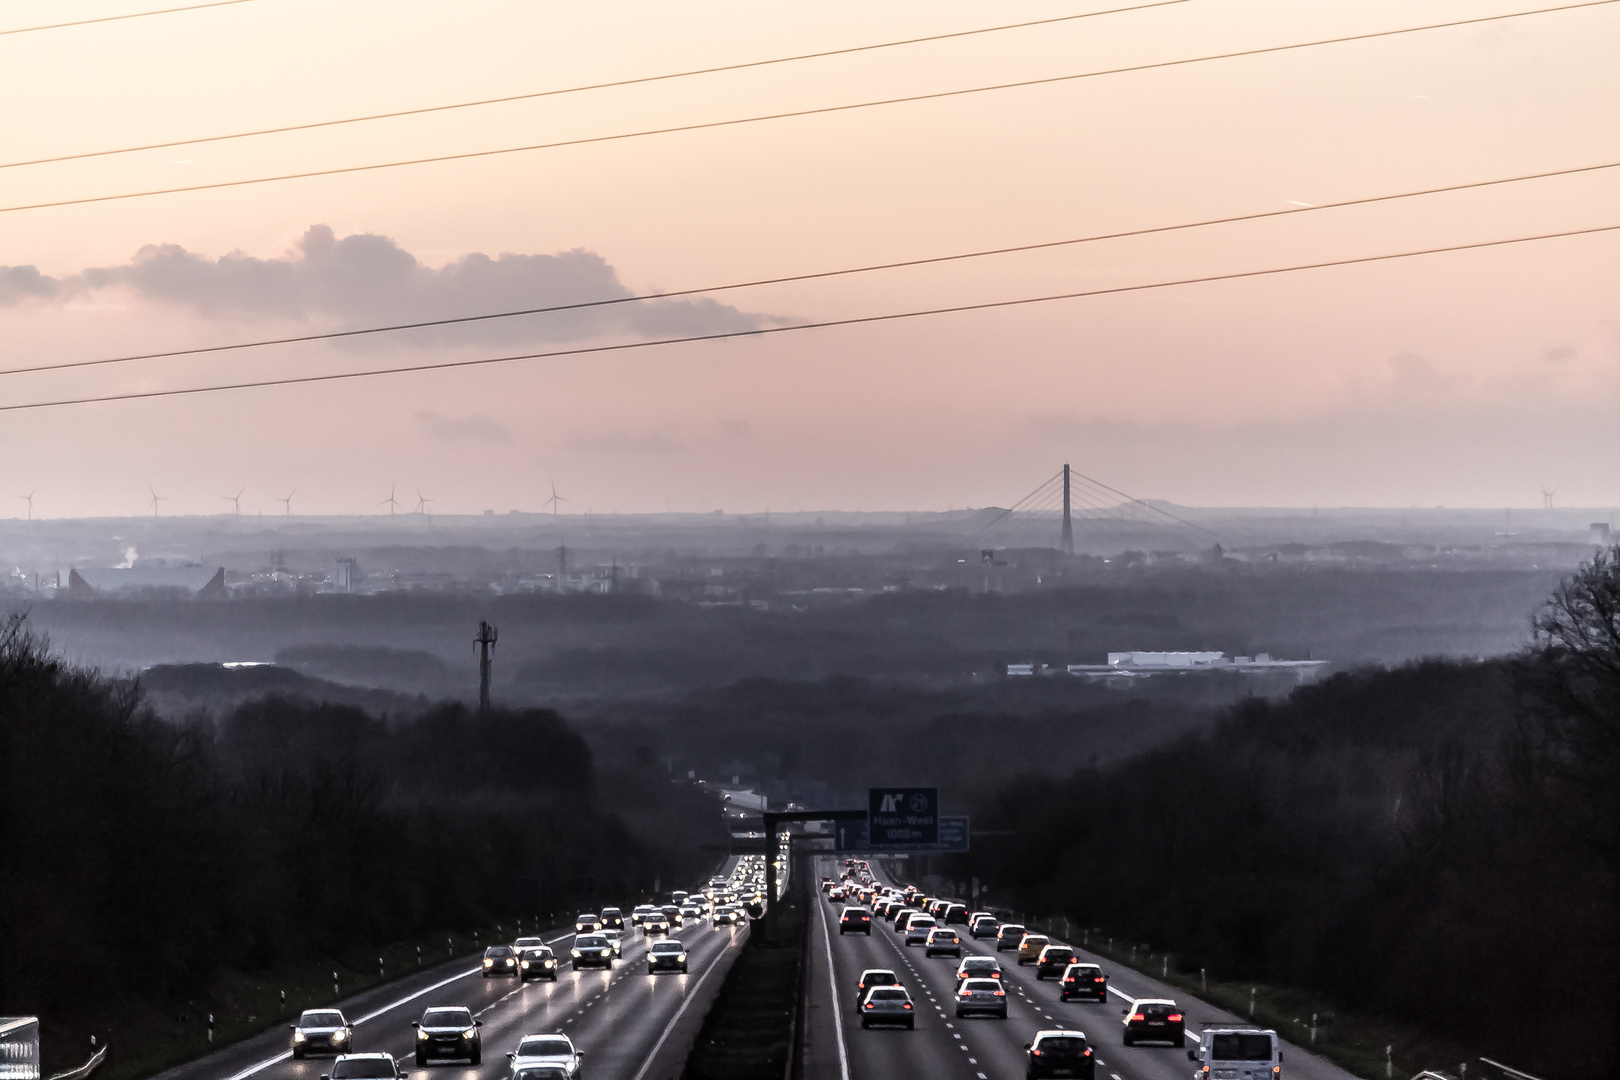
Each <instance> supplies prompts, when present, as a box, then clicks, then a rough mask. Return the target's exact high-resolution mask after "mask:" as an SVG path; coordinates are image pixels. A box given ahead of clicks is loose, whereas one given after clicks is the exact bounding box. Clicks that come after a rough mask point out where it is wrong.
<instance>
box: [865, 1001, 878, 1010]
mask: <svg viewBox="0 0 1620 1080" xmlns="http://www.w3.org/2000/svg"><path fill="white" fill-rule="evenodd" d="M866 1007H867V1008H868V1009H875V1008H877V1006H876V1005H874V1004H872V1003H871V1002H870V1001H868V1002H867V1003H866Z"/></svg>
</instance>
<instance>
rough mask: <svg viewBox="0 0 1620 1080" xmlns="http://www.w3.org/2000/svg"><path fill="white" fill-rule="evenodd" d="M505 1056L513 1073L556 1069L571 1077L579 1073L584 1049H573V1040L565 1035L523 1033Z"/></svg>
mask: <svg viewBox="0 0 1620 1080" xmlns="http://www.w3.org/2000/svg"><path fill="white" fill-rule="evenodd" d="M506 1056H507V1057H508V1058H509V1059H511V1062H512V1072H513V1074H514V1075H516V1074H519V1073H522V1072H525V1071H527V1070H529V1069H556V1070H557V1071H558V1072H559V1073H561V1074H562V1075H563V1076H565V1077H569V1078H573V1077H577V1076H578V1075H579V1068H580V1065H581V1063H582V1062H583V1061H584V1059H585V1051H583V1050H577V1049H575V1048H574V1041H573V1040H572V1039H570V1038H569V1037H568V1036H566V1035H561V1034H558V1035H525V1036H523V1040H522V1041H521V1042H519V1043H518V1048H517V1049H516V1050H515V1051H513V1052H511V1053H509V1054H507V1055H506ZM542 1075H543V1074H542Z"/></svg>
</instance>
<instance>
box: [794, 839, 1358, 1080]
mask: <svg viewBox="0 0 1620 1080" xmlns="http://www.w3.org/2000/svg"><path fill="white" fill-rule="evenodd" d="M842 869H843V867H842V860H838V865H837V869H836V870H835V869H834V862H833V860H831V859H823V860H821V861H820V865H819V867H818V869H817V871H816V874H817V876H818V877H819V876H821V875H830V876H836V875H837V872H838V871H841V870H842ZM873 870H874V872H875V874H876V876H877V877H878V878H879V879H880V880H881V879H882V878H883V877H884V875H883V874H882V873H881V872H880V871H879V870H878V867H877V865H876V864H875V863H874V864H873ZM888 883H890V884H894V883H893V882H888ZM812 894H813V895H814V896H815V897H816V898H817V899H816V901H815V903H816V910H813V911H812V912H811V919H812V922H811V927H810V932H811V941H810V958H811V962H810V984H809V1000H808V1002H807V1008H806V1018H805V1032H806V1036H807V1042H806V1045H805V1070H804V1074H805V1078H806V1080H894V1078H902V1077H928V1078H929V1080H1011V1078H1014V1077H1022V1076H1023V1075H1024V1074H1025V1069H1026V1066H1027V1064H1028V1061H1029V1056H1028V1054H1027V1053H1026V1052H1025V1050H1024V1047H1025V1044H1027V1043H1028V1042H1029V1041H1030V1037H1031V1036H1032V1035H1034V1034H1035V1032H1036V1031H1038V1030H1040V1029H1042V1028H1077V1029H1079V1030H1081V1031H1083V1032H1085V1033H1086V1036H1087V1039H1088V1041H1089V1042H1090V1043H1091V1044H1092V1045H1093V1046H1094V1047H1096V1052H1097V1056H1098V1065H1097V1080H1190V1078H1191V1077H1192V1075H1193V1071H1194V1066H1193V1064H1192V1063H1191V1062H1189V1061H1188V1060H1187V1053H1186V1051H1185V1050H1177V1049H1175V1048H1174V1047H1171V1046H1168V1045H1162V1046H1151V1045H1148V1046H1144V1045H1138V1046H1131V1047H1127V1046H1124V1045H1123V1044H1122V1042H1121V1038H1120V1031H1121V1022H1122V1020H1123V1017H1122V1015H1121V1009H1123V1008H1124V1007H1125V1006H1126V1005H1128V1004H1130V1003H1131V1002H1132V1001H1134V1000H1135V999H1136V998H1138V997H1150V998H1157V997H1164V998H1172V999H1175V1000H1176V1001H1177V1002H1178V1003H1179V1004H1180V1005H1181V1006H1182V1007H1183V1010H1184V1012H1185V1013H1186V1015H1187V1021H1188V1023H1187V1043H1188V1046H1189V1047H1191V1046H1193V1045H1195V1039H1196V1035H1197V1032H1198V1031H1199V1025H1200V1024H1201V1023H1203V1022H1204V1021H1216V1022H1221V1023H1240V1022H1241V1021H1240V1020H1239V1018H1238V1017H1235V1016H1233V1015H1232V1014H1230V1013H1226V1012H1223V1011H1221V1010H1219V1009H1216V1008H1214V1007H1213V1006H1209V1005H1206V1004H1204V1003H1203V1002H1200V1001H1197V1000H1196V999H1192V998H1189V997H1188V996H1187V995H1186V994H1185V993H1182V992H1181V991H1178V990H1176V989H1174V988H1173V987H1169V986H1165V985H1164V984H1162V983H1159V982H1157V981H1156V980H1153V979H1150V978H1147V977H1145V976H1142V975H1139V974H1137V973H1136V972H1133V971H1129V970H1127V969H1124V968H1119V967H1116V966H1114V965H1113V964H1112V963H1110V962H1109V961H1107V960H1104V959H1102V958H1100V957H1097V956H1094V955H1090V954H1085V953H1083V952H1082V959H1085V960H1088V961H1090V962H1093V963H1100V964H1102V966H1103V968H1104V970H1106V971H1107V972H1108V975H1109V988H1110V993H1109V1002H1108V1004H1106V1005H1104V1004H1099V1003H1097V1002H1079V1001H1075V1002H1063V1001H1059V1000H1058V987H1057V983H1056V982H1055V981H1054V980H1051V979H1048V980H1046V981H1039V980H1037V979H1036V978H1035V971H1034V968H1033V966H1030V967H1025V968H1020V967H1018V965H1017V961H1016V960H1015V959H1014V957H1013V954H1012V953H1011V952H1004V953H1001V954H999V955H1000V959H1001V961H1002V967H1003V969H1004V971H1005V973H1006V974H1005V979H1004V981H1005V983H1006V988H1007V1001H1008V1007H1007V1019H1005V1020H1002V1019H993V1018H990V1017H972V1018H968V1019H961V1020H959V1019H957V1018H956V1015H955V1005H954V1001H953V995H954V992H955V989H956V965H957V961H956V960H954V959H952V958H950V957H936V958H934V959H927V958H925V957H924V956H923V950H922V949H921V948H920V947H915V946H914V947H912V948H907V947H906V945H905V941H904V939H903V938H902V937H901V936H900V935H898V934H896V933H895V932H894V927H893V925H892V924H890V923H887V922H884V921H883V920H882V919H881V918H878V919H874V920H873V924H872V935H871V937H867V936H866V935H864V934H849V935H846V936H843V937H840V936H839V933H838V913H839V911H841V910H842V908H843V905H842V904H841V903H839V904H829V903H828V902H827V900H826V898H825V895H824V894H822V893H821V892H820V891H819V890H813V891H812ZM962 941H963V949H964V955H968V956H971V955H974V954H981V955H996V953H995V943H994V942H993V941H988V940H985V941H975V940H974V939H972V938H970V937H968V936H967V934H966V933H965V932H964V933H963V934H962ZM865 968H888V969H890V970H892V971H894V972H895V973H896V974H898V975H899V976H900V979H901V981H902V982H903V983H904V984H905V985H906V987H907V989H908V990H910V991H911V995H912V998H913V1000H914V1001H915V1003H916V1011H917V1026H916V1030H915V1031H906V1030H904V1029H902V1028H892V1027H879V1028H873V1029H872V1030H870V1031H866V1030H862V1028H861V1026H860V1018H859V1016H858V1015H857V1014H856V1008H855V983H856V981H857V980H858V979H859V978H860V974H861V971H862V970H863V969H865ZM1283 1075H1284V1076H1285V1077H1290V1078H1300V1080H1354V1078H1353V1077H1352V1076H1351V1074H1349V1073H1347V1072H1345V1071H1344V1070H1343V1069H1340V1068H1339V1067H1338V1066H1336V1065H1333V1064H1332V1063H1331V1062H1328V1061H1326V1060H1324V1059H1322V1058H1319V1057H1317V1056H1315V1055H1313V1054H1310V1053H1309V1052H1307V1051H1305V1050H1302V1049H1300V1048H1298V1047H1296V1046H1293V1045H1286V1046H1285V1047H1284V1061H1283Z"/></svg>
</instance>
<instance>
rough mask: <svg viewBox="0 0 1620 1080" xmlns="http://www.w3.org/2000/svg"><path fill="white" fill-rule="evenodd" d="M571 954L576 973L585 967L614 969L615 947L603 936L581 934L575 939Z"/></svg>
mask: <svg viewBox="0 0 1620 1080" xmlns="http://www.w3.org/2000/svg"><path fill="white" fill-rule="evenodd" d="M571 954H572V956H573V958H574V970H575V971H578V970H579V969H580V968H584V967H605V968H607V969H608V970H610V971H611V970H612V969H613V945H612V944H611V943H610V942H609V941H608V939H607V938H605V937H603V936H602V935H601V934H580V935H579V936H578V937H576V938H574V947H573V949H572V950H571Z"/></svg>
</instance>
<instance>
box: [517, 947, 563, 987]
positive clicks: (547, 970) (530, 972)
mask: <svg viewBox="0 0 1620 1080" xmlns="http://www.w3.org/2000/svg"><path fill="white" fill-rule="evenodd" d="M530 979H550V980H551V981H552V982H556V981H557V954H556V953H554V952H552V951H551V947H550V946H549V945H535V946H531V947H529V948H527V949H523V950H521V951H520V952H519V953H518V981H519V982H528V981H529V980H530Z"/></svg>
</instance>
